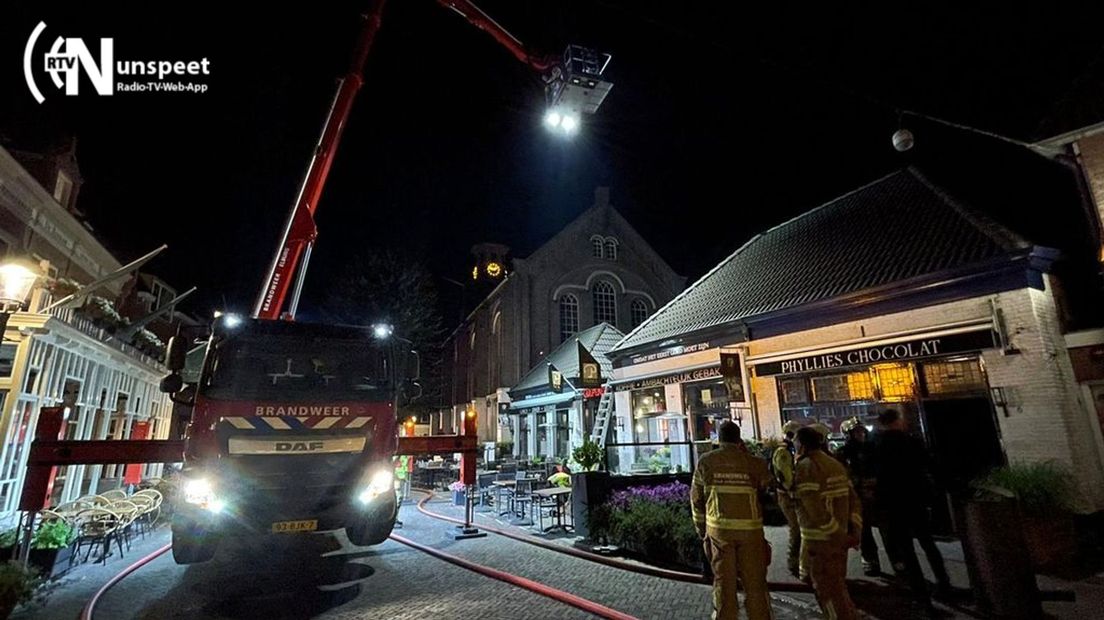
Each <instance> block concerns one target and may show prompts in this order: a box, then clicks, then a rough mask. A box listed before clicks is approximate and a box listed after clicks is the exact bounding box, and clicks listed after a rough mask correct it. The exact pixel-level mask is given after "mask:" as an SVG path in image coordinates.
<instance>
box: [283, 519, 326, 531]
mask: <svg viewBox="0 0 1104 620" xmlns="http://www.w3.org/2000/svg"><path fill="white" fill-rule="evenodd" d="M317 529H318V519H309V520H306V521H277V522H276V523H273V524H272V533H273V534H286V533H289V532H313V531H314V530H317Z"/></svg>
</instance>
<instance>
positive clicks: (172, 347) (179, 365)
mask: <svg viewBox="0 0 1104 620" xmlns="http://www.w3.org/2000/svg"><path fill="white" fill-rule="evenodd" d="M187 346H188V343H187V342H186V341H185V340H184V339H183V338H181V337H180V334H177V335H175V336H173V337H172V338H169V344H168V346H167V347H166V350H165V365H167V366H168V367H169V370H171V371H173V374H176V373H179V372H180V371H181V370H184V361H185V358H186V357H187V355H188V350H187ZM170 376H171V375H170ZM166 378H168V377H166ZM162 385H164V382H162ZM161 391H162V392H164V391H165V389H164V388H162V389H161ZM179 391H180V388H177V389H175V390H173V392H179Z"/></svg>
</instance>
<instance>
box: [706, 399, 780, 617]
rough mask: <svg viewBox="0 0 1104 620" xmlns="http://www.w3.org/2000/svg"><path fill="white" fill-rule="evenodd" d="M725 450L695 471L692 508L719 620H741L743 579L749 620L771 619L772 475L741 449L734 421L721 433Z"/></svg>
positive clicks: (712, 453) (714, 452)
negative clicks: (766, 513)
mask: <svg viewBox="0 0 1104 620" xmlns="http://www.w3.org/2000/svg"><path fill="white" fill-rule="evenodd" d="M717 440H718V442H719V443H720V447H719V448H718V449H716V450H712V451H710V452H707V453H706V454H704V455H703V456H702V457H701V460H699V461H698V466H697V469H695V470H694V482H693V485H692V486H691V488H690V502H691V504H690V508H691V511H692V512H693V515H694V527H695V528H696V529H697V531H698V535H699V536H701V537H702V546H703V547H704V549H705V555H706V558H708V560H709V563H710V565H711V566H712V568H713V618H714V619H723V620H728V619H730V618H731V619H735V618H736V617H737V616H738V611H737V608H738V603H737V600H736V583H737V579H739V582H740V583H742V584H743V588H744V605H745V606H746V609H747V615H748V618H749V620H761V619H763V618H771V608H770V601H769V599H768V598H767V565H768V564H770V547H768V546H767V540H766V538H765V537H764V536H763V517H762V515H763V504H762V496H763V495H764V494H765V493H766V490H767V488H768V487H769V486H770V471H768V469H767V464H766V463H765V462H764V461H763V460H762V459H760V458H758V457H755V456H752V455H751V454H749V453H748V452H747V450H743V449H741V447H742V446H743V441H741V440H740V427H739V426H737V425H736V423H735V422H733V421H731V420H725V421H724V422H721V424H720V427H719V428H718V429H717Z"/></svg>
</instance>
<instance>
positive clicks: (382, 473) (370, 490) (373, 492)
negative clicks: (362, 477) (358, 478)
mask: <svg viewBox="0 0 1104 620" xmlns="http://www.w3.org/2000/svg"><path fill="white" fill-rule="evenodd" d="M394 484H395V474H394V473H392V472H391V471H390V470H387V469H381V470H379V471H377V472H376V473H374V474H372V478H371V479H370V480H369V481H368V486H367V487H365V488H364V490H363V491H361V492H360V495H359V496H357V499H359V500H360V503H362V504H365V505H367V504H371V503H372V502H373V501H374V500H375V499H376V498H377V497H379V496H380V495H383V494H384V493H388V492H393V491H394V489H395V487H394Z"/></svg>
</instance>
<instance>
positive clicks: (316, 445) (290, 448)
mask: <svg viewBox="0 0 1104 620" xmlns="http://www.w3.org/2000/svg"><path fill="white" fill-rule="evenodd" d="M322 447H323V446H322V442H321V441H277V442H276V451H277V452H313V451H314V450H321V449H322Z"/></svg>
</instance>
